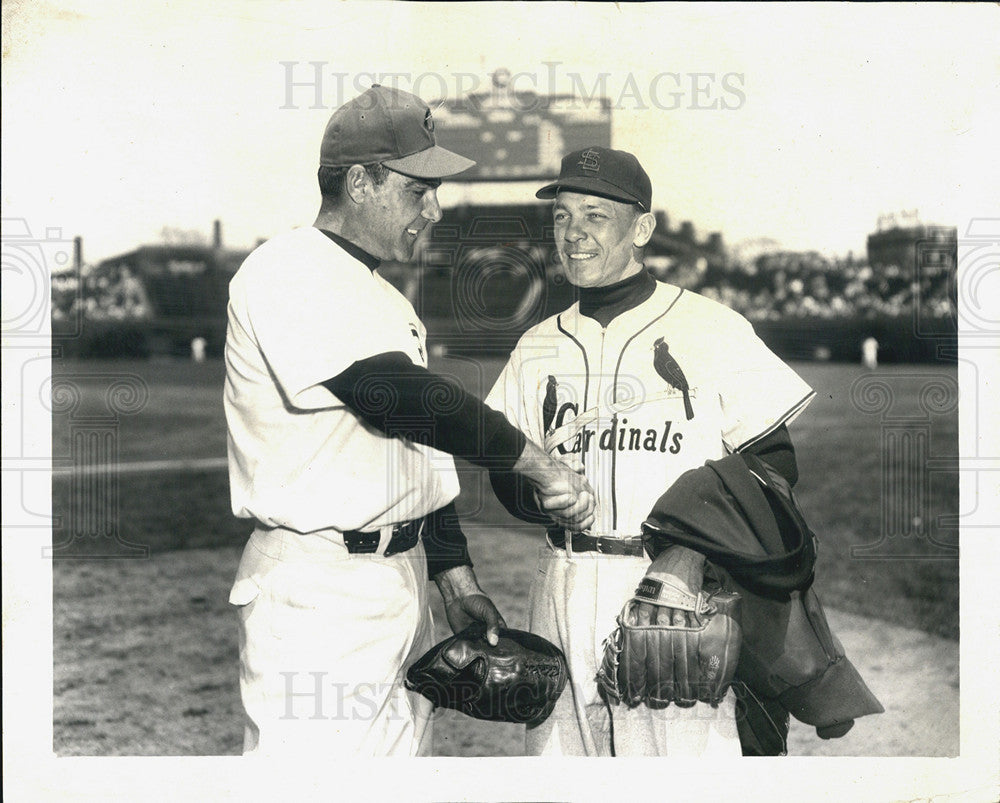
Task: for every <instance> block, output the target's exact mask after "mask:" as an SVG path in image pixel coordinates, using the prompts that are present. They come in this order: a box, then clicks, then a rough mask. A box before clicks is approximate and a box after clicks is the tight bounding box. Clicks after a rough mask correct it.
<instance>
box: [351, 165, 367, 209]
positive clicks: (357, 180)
mask: <svg viewBox="0 0 1000 803" xmlns="http://www.w3.org/2000/svg"><path fill="white" fill-rule="evenodd" d="M370 185H371V178H370V176H369V175H368V173H367V172H366V171H365V169H364V167H362V166H361V165H351V166H350V167H349V168H347V175H346V176H345V177H344V191H345V192H346V193H347V195H348V197H349V198H350V199H351V200H352V201H354V203H357V204H360V203H364V200H365V196H366V195H367V194H368V189H369V187H370Z"/></svg>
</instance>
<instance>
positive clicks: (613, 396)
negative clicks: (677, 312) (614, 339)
mask: <svg viewBox="0 0 1000 803" xmlns="http://www.w3.org/2000/svg"><path fill="white" fill-rule="evenodd" d="M682 295H684V288H681V291H680V292H679V293H678V294H677V295H676V296H674V300H673V301H671V302H670V306H668V307H667V308H666V309H665V310H663V312H661V313H660V314H659V315H657V316H656V317H655V318H653V320H651V321H650V322H649V323H647V324H646V325H645V326H644V327H642V329H640V330H639V331H638V332H636V333H635V334H634V335H632V337H630V338H629V339H628V340H626V341H625V345H624V346H622V350H621V352H620V353H619V355H618V362H617V363H616V364H615V386H614V392H613V394H612V399H611V401H612V403H613V404H617V403H618V371H619V369H620V368H621V367H622V358H623V357H624V356H625V349H627V348H628V347H629V345H630V344H631V343H632V341H633V340H635V339H636V338H637V337H638V336H639V335H641V334H642V333H643V332H645V331H646V330H647V329H648V328H649V327H650V326H652V325H653V324H654V323H656V322H657V321H658V320H660V319H661V318H663V317H665V316H666V315H667V313H668V312H670V310H672V309H673V308H674V304H676V303H677V301H678V300H679V299H680V297H681V296H682Z"/></svg>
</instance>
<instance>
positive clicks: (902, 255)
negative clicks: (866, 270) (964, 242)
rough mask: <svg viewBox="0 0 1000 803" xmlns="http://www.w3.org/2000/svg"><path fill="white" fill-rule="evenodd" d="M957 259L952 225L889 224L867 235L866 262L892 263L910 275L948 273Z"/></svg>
mask: <svg viewBox="0 0 1000 803" xmlns="http://www.w3.org/2000/svg"><path fill="white" fill-rule="evenodd" d="M957 259H958V229H957V228H956V227H954V226H930V225H926V224H922V223H918V224H915V225H909V226H899V225H892V226H891V228H885V229H882V228H881V227H880V229H879V230H878V231H875V232H873V233H872V234H869V235H868V264H869V265H871V266H872V267H873V268H878V267H888V266H890V265H895V266H896V267H898V268H900V269H902V270H903V272H904V273H905V274H908V275H911V276H917V275H920V276H930V275H936V274H941V273H949V272H951V271H953V270H954V269H955V264H956V262H957Z"/></svg>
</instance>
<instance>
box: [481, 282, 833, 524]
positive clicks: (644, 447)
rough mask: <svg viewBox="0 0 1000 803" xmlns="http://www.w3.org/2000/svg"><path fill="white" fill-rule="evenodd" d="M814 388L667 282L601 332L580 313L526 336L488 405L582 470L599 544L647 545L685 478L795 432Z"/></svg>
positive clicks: (714, 308) (727, 314)
mask: <svg viewBox="0 0 1000 803" xmlns="http://www.w3.org/2000/svg"><path fill="white" fill-rule="evenodd" d="M813 395H814V393H813V391H812V390H811V389H810V388H809V386H808V385H807V384H806V383H805V382H804V381H803V380H802V379H801V378H800V377H799V376H798V375H797V374H796V373H795V372H794V371H793V370H792V369H791V368H789V367H788V366H787V365H785V363H784V362H782V361H781V360H780V359H779V358H778V357H777V356H776V355H775V354H774V353H772V352H771V351H770V350H769V349H768V348H767V347H766V346H765V345H764V343H763V342H762V341H761V340H760V339H759V338H758V337H757V335H756V334H755V333H754V331H753V327H752V326H751V325H750V323H749V322H748V321H747V320H746V319H745V318H743V317H742V316H741V315H739V314H738V313H736V312H733V311H732V310H730V309H729V308H728V307H725V306H723V305H721V304H718V303H716V302H714V301H711V300H709V299H707V298H704V297H703V296H700V295H698V294H697V293H692V292H690V291H687V290H682V289H680V288H678V287H675V286H673V285H670V284H666V283H662V282H658V283H657V285H656V288H655V290H654V291H653V294H652V295H651V296H650V297H649V298H648V299H646V300H645V301H644V302H642V303H641V304H639V305H637V306H635V307H633V308H632V309H630V310H627V311H626V312H624V313H622V314H620V315H618V316H617V317H615V318H614V319H613V320H611V322H610V323H609V324H608V325H607V327H602V326H601V324H600V323H598V322H597V321H596V320H594V319H593V318H590V317H587V316H585V315H582V314H581V313H580V310H579V303H577V304H574V305H573V306H572V307H570V308H569V309H568V310H566V311H565V312H563V313H561V314H559V315H556V316H553V317H551V318H548V319H547V320H545V321H543V322H541V323H540V324H538V325H537V326H535V327H533V328H531V329H529V330H528V331H527V332H526V333H525V334H524V335H523V336H522V338H521V339H520V341H519V342H518V344H517V346H516V347H515V349H514V351H513V352H512V354H511V356H510V359H509V361H508V362H507V365H506V366H505V367H504V369H503V371H502V372H501V374H500V376H499V378H498V379H497V382H496V384H495V385H494V387H493V389H492V391H491V392H490V394H489V396H488V397H487V399H486V403H487V404H488V405H490V406H491V407H493V408H494V409H496V410H499V411H501V412H503V413H504V414H505V415H506V416H507V418H508V420H510V422H511V423H512V424H514V425H515V426H517V427H519V428H520V429H521V430H522V431H523V432H524V433H525V435H527V436H528V437H529V438H530V439H532V440H533V441H535V442H536V443H540V444H544V446H545V449H546V450H547V451H548V452H550V453H551V454H553V455H554V456H555V457H561V458H562V459H564V460H567V461H573V462H575V461H577V460H579V461H582V463H583V466H584V468H585V471H586V476H587V479H588V480H589V481H590V483H591V485H592V486H593V488H594V490H595V492H596V494H597V509H596V514H595V515H596V520H595V523H594V525H593V526H592V527H591V530H590V532H591V533H593V534H595V535H605V536H618V537H626V536H632V535H638V534H639V533H640V525H641V524H642V522H643V521H644V520H645V518H646V517H647V516H648V515H649V511H650V508H651V507H652V505H653V503H654V502H655V501H656V499H657V498H658V497H659V496H660V494H662V493H663V492H664V491H665V490H666V489H667V488H668V487H669V486H670V485H671V484H672V483H673V482H674V480H676V479H677V477H678V476H680V475H681V474H682V473H683V472H684V471H687V470H688V469H691V468H697V467H699V466H701V465H703V464H704V463H705V461H706V460H712V459H718V458H720V457H724V456H725V455H726V454H727V453H730V452H733V451H737V450H739V449H743V448H746V447H747V446H749V445H751V444H753V443H754V442H755V441H757V440H759V439H760V438H763V437H764V436H766V435H767V434H769V433H770V432H772V431H773V430H774V429H776V428H777V427H779V426H781V424H783V423H787V422H789V421H791V420H792V419H793V418H795V416H797V415H798V414H799V413H800V412H801V411H802V410H803V409H804V408H805V406H806V405H807V404H808V403H809V401H810V400H811V399H812V397H813Z"/></svg>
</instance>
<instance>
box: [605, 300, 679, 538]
mask: <svg viewBox="0 0 1000 803" xmlns="http://www.w3.org/2000/svg"><path fill="white" fill-rule="evenodd" d="M682 295H684V288H683V287H682V288H681V291H680V292H679V293H678V294H677V295H676V296H674V300H673V301H671V302H670V305H669V306H668V307H667V308H666V309H665V310H663V312H661V313H660V314H659V315H657V316H656V317H655V318H653V320H651V321H650V322H649V323H647V324H646V325H645V326H644V327H642V329H640V330H639V331H638V332H636V333H635V334H634V335H632V337H630V338H629V339H628V340H626V341H625V345H624V346H622V350H621V351H620V352H619V354H618V362H617V363H615V380H614V390H613V391H612V393H611V403H612V404H617V403H618V371H619V370H620V369H621V367H622V358H623V357H624V356H625V349H627V348H628V347H629V344H630V343H631V342H632V341H633V340H635V339H636V338H637V337H638V336H639V335H641V334H642V333H643V332H645V331H646V330H647V329H648V328H649V327H650V326H652V325H653V324H654V323H656V322H657V321H658V320H660V319H662V318H664V317H666V315H667V313H668V312H670V310H672V309H673V308H674V304H676V303H677V300H678V299H679V298H680V297H681V296H682ZM617 438H618V413H615V414H614V415H613V416H612V418H611V529H612V530H614V531H615V532H617V531H618V460H617V458H618V448H617V447H618V444H617Z"/></svg>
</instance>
